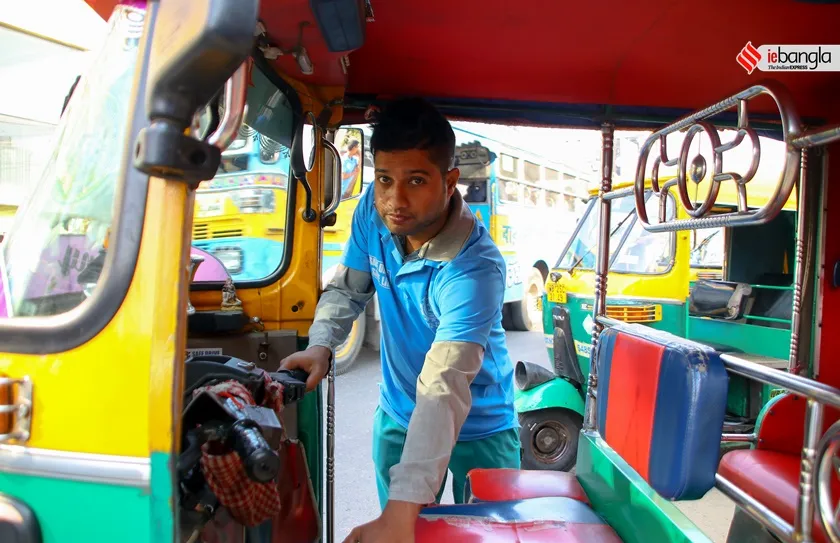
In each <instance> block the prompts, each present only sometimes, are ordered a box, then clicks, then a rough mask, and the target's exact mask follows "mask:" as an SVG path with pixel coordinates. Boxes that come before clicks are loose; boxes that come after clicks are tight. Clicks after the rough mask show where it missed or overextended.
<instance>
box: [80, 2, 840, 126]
mask: <svg viewBox="0 0 840 543" xmlns="http://www.w3.org/2000/svg"><path fill="white" fill-rule="evenodd" d="M86 1H87V3H88V4H89V5H90V6H92V7H93V8H94V9H95V10H96V11H97V13H99V15H100V16H102V17H104V18H107V17H108V16H109V15H110V13H111V11H112V10H113V8H114V6H115V4H116V3H117V0H86ZM370 7H371V9H372V12H373V17H372V19H373V20H372V21H370V20H369V21H368V22H367V24H366V28H365V33H366V35H365V41H364V44H363V45H362V46H361V47H360V48H359V49H357V50H355V51H353V52H351V53H350V54H349V67H348V69H347V73H345V70H344V69H343V67H342V63H341V58H342V57H343V56H345V54H346V53H344V52H341V53H334V52H330V51H329V50H328V48H327V46H326V42H325V40H324V38H323V36H322V35H321V34H320V32H319V31H318V25H317V24H316V20H315V17H314V15H313V12H312V9H311V7H310V2H309V0H262V1H261V6H260V18H261V20H262V21H263V22H264V24H265V26H266V28H267V33H268V37H269V39H270V41H271V42H273V43H276V44H277V45H279V46H282V47H284V48H290V47H291V46H293V45H294V44H295V43H297V42H298V39H299V36H301V38H300V39H301V43H302V45H303V46H304V47H305V48H306V50H307V52H308V55H309V57H310V58H311V60H312V63H313V65H314V71H313V73H312V74H311V75H304V74H302V73H301V71H300V69H299V68H298V66H297V64H296V61H295V59H294V58H292V56H291V55H281V56H280V57H278V58H277V60H276V61H274V62H275V64H276V65H277V68H278V70H279V71H281V72H284V73H286V74H289V75H291V76H292V77H294V78H296V79H299V80H301V81H304V82H306V83H310V84H314V85H329V86H344V87H346V97H345V108H346V109H345V118H346V121H345V122H362V121H363V116H362V115H363V112H364V109H365V108H366V107H367V105H369V104H371V103H375V102H377V101H380V100H387V99H390V98H394V97H397V96H407V95H412V96H424V97H427V98H430V99H432V100H434V101H436V102H437V103H438V104H439V106H440V107H441V108H442V109H443V110H444V111H445V112H446V113H447V114H448V115H450V116H452V117H455V118H464V119H475V120H486V121H497V122H505V123H524V124H538V125H539V124H543V125H562V126H587V127H597V126H599V125H600V124H601V123H602V122H603V121H605V120H611V121H613V122H615V124H616V126H618V127H624V128H645V129H651V128H655V127H657V126H659V125H661V124H664V123H669V122H672V121H673V120H674V119H675V118H677V117H679V116H681V115H682V114H684V113H686V112H690V111H694V110H697V109H702V108H704V107H707V106H709V105H711V104H713V103H715V102H717V101H719V100H721V99H723V98H726V97H728V96H730V95H732V94H734V93H735V92H737V91H739V90H741V89H743V88H746V87H748V86H750V85H753V84H755V83H757V82H759V81H760V80H761V79H762V78H764V77H767V76H770V77H771V78H772V79H775V80H777V81H779V82H781V83H782V84H784V85H785V86H786V87H787V88H788V89H790V91H791V93H792V94H793V96H794V98H795V103H796V105H797V108H798V111H799V114H800V115H802V116H803V117H804V118H806V120H808V119H813V121H812V122H813V123H822V122H824V120H825V119H826V118H829V119H833V118H836V117H837V116H838V114H840V101H837V100H836V97H837V96H838V95H840V72H825V71H812V72H807V73H806V72H795V71H794V72H773V73H764V72H761V71H759V70H755V71H753V72H752V74H748V73H747V71H746V70H745V69H744V68H743V67H742V66H741V65H739V64H738V62H737V61H736V57H737V55H738V54H739V53H740V52H741V50H742V48H744V47H745V45H746V44H747V42H750V43H751V44H752V45H754V46H756V47H759V46H761V45H767V44H780V45H783V46H784V45H796V44H812V45H819V44H831V43H834V42H836V41H837V36H838V33H837V21H838V20H840V3H838V2H826V1H822V2H818V1H809V0H749V1H742V2H730V1H728V0H710V1H708V2H704V3H701V4H698V3H694V2H670V1H665V0H639V1H637V2H625V1H621V0H606V1H604V2H557V1H553V0H538V1H536V2H525V3H522V2H520V3H517V2H509V1H507V0H482V1H476V0H466V1H460V2H448V1H444V0H401V1H399V2H388V1H384V0H370ZM304 22H308V23H309V24H308V25H304V26H303V27H301V23H304ZM301 28H303V30H302V31H301ZM757 106H760V107H757ZM752 110H753V111H756V112H758V111H759V110H761V111H763V112H764V113H769V114H771V117H772V119H773V120H775V119H777V117H778V116H777V115H776V110H775V105H774V104H773V103H772V101H771V100H769V99H762V101H761V102H760V103H758V102H757V101H756V103H755V106H754V107H753V108H752Z"/></svg>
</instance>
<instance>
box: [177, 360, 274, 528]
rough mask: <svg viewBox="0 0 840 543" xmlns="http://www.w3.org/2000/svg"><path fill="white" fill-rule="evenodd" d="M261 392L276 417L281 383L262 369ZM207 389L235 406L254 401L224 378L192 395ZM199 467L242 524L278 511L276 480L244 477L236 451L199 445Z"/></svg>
mask: <svg viewBox="0 0 840 543" xmlns="http://www.w3.org/2000/svg"><path fill="white" fill-rule="evenodd" d="M264 377H265V395H264V398H263V402H262V405H263V406H264V407H270V408H272V409H273V410H274V411H275V413H277V415H278V417H279V416H280V413H281V412H282V411H283V385H282V384H280V383H277V382H275V381H272V379H271V377H269V375H268V374H267V373H265V372H264ZM204 391H208V392H212V393H214V394H216V395H217V396H219V397H220V398H229V399H231V400H232V401H233V402H234V403H235V404H236V405H238V406H239V407H244V406H245V405H255V402H254V398H253V396H251V393H250V392H249V391H248V389H247V388H245V386H243V385H242V384H241V383H239V382H237V381H233V380H231V381H224V382H221V383H216V384H213V385H209V386H206V387H202V388H199V389H196V390H195V391H194V392H193V395H194V396H195V395H197V394H199V393H201V392H204ZM201 451H202V454H201V470H202V473H203V474H204V478H205V480H206V481H207V484H208V485H209V486H210V489H211V490H212V491H213V493H214V494H215V495H216V497H217V498H218V499H219V502H220V503H221V504H222V505H224V506H225V507H226V508H227V509H228V511H230V514H231V516H232V517H233V518H234V519H235V520H236V521H237V522H239V523H241V524H243V525H245V526H257V525H258V524H261V523H263V522H265V521H266V520H268V519H270V518H272V517H274V516H275V515H276V514H277V513H279V512H280V492H279V490H278V488H277V482H276V481H269V482H267V483H259V482H257V481H254V480H252V479H250V478H249V477H248V474H247V473H245V468H244V467H243V465H242V459H241V458H239V455H238V454H237V453H236V451H230V450H227V449H225V450H218V445H217V444H212V443H205V444H204V445H203V446H202V449H201Z"/></svg>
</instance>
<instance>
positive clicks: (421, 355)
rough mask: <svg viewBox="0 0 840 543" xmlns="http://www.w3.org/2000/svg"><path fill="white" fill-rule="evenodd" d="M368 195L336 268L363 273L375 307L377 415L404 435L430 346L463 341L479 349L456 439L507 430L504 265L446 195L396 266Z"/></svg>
mask: <svg viewBox="0 0 840 543" xmlns="http://www.w3.org/2000/svg"><path fill="white" fill-rule="evenodd" d="M373 191H374V189H373V188H372V186H371V187H370V188H369V189H368V190H366V191H365V193H364V194H363V195H362V196H361V198H360V201H359V205H358V207H357V208H356V212H355V214H354V216H353V223H352V232H351V235H350V238H349V240H348V243H347V246H346V247H345V251H344V254H343V256H342V263H343V264H344V265H345V266H347V267H348V268H351V269H355V270H358V271H361V272H366V273H370V274H371V278H372V280H373V284H374V287H375V289H376V295H377V297H378V300H379V312H380V316H381V327H382V335H381V357H382V377H383V382H382V384H381V386H380V406H381V407H382V409H383V410H384V411H385V412H386V413H387V414H388V415H390V416H391V417H393V418H394V419H395V420H396V421H397V422H398V423H400V424H401V425H402V426H404V427H406V428H407V427H408V423H409V420H410V418H411V414H412V412H413V410H414V407H415V401H416V400H415V399H416V387H417V378H418V376H419V375H420V371H421V370H422V368H423V363H424V360H425V358H426V354H427V353H428V352H429V350H430V349H431V346H432V344H433V343H434V342H441V341H450V342H451V341H455V342H470V343H475V344H478V345H480V346H482V347H483V349H484V360H483V364H482V367H481V369H480V371H479V372H478V374H477V376H476V377H475V379H474V380H473V382H472V384H471V386H470V392H471V396H472V398H471V399H472V407H471V409H470V412H469V415H468V416H467V419H466V421H465V422H464V425H463V427H462V428H461V433H460V435H459V437H458V439H459V440H461V441H467V440H474V439H481V438H484V437H487V436H489V435H492V434H494V433H497V432H500V431H503V430H507V429H510V428H515V427H517V426H518V423H517V419H516V413H515V410H514V407H513V365H512V363H511V360H510V356H509V355H508V351H507V344H506V340H505V331H504V329H503V328H502V304H503V300H504V292H505V262H504V259H503V258H502V255H501V253H500V252H499V249H498V247H497V246H496V244H495V243H494V242H493V240H492V239H491V238H490V234H489V232H488V231H487V229H486V228H485V227H484V225H483V224H482V223H481V222H480V221H477V220H476V219H475V216H474V215H473V213H472V211H471V210H470V209H469V207H467V206H466V204H464V202H463V199H462V198H461V195H460V193H459V192H458V191H455V193H454V194H453V197H452V200H451V202H450V210H451V211H450V216H449V218H448V220H447V223H446V225H445V226H444V227H443V229H442V230H441V232H440V233H438V235H437V236H435V238H433V239H432V240H429V241H428V242H427V243H426V244H424V245H423V247H421V248H420V249H419V250H418V251H417V252H416V254H412V255H410V256H411V258H410V259H408V260H406V259H405V258H404V256H403V251H402V249H401V247H400V246H399V245H398V244H399V242H398V240H397V239H396V238H395V236H393V235H392V234H391V232H390V231H389V230H388V229H387V227H386V226H385V224H384V223H383V222H382V220H381V219H380V217H379V214H378V213H377V212H376V210H375V208H374V205H373Z"/></svg>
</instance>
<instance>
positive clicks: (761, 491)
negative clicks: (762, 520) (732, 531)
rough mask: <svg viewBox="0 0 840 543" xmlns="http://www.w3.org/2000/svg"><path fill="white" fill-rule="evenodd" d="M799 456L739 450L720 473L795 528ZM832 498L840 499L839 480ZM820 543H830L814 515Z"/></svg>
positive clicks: (726, 457)
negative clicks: (839, 494)
mask: <svg viewBox="0 0 840 543" xmlns="http://www.w3.org/2000/svg"><path fill="white" fill-rule="evenodd" d="M799 466H800V458H799V456H796V455H792V454H786V453H780V452H775V451H765V450H749V449H745V450H736V451H732V452H729V453H726V454H725V455H724V456H723V458H722V459H721V461H720V467H719V468H718V473H719V474H720V475H722V476H723V477H725V478H726V479H728V480H729V481H731V482H732V483H734V484H735V485H736V486H738V487H739V488H740V489H741V490H743V491H744V492H746V493H747V494H749V495H750V496H752V497H753V498H755V499H757V500H758V501H759V502H761V503H762V504H764V505H765V506H767V507H768V508H769V509H770V510H771V511H773V512H774V513H776V514H777V515H779V516H780V517H782V518H783V519H784V520H785V521H786V522H788V523H790V525H791V526H793V525H794V518H796V517H795V516H796V503H797V499H798V495H799ZM834 483H835V484H834V487H833V488H832V495H833V496H838V490H840V489H838V488H837V485H836V478H835V481H834ZM811 533H812V534H813V536H814V540H815V541H816V542H817V543H828V542H827V539H826V537H825V534H824V533H823V530H822V527H821V526H820V525H819V520H817V515H816V514H815V515H814V526H813V529H812V532H811Z"/></svg>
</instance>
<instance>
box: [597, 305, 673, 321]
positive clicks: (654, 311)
mask: <svg viewBox="0 0 840 543" xmlns="http://www.w3.org/2000/svg"><path fill="white" fill-rule="evenodd" d="M607 317H609V318H611V319H615V320H617V321H622V322H636V323H642V322H659V321H661V320H662V306H661V305H658V304H657V305H607Z"/></svg>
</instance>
